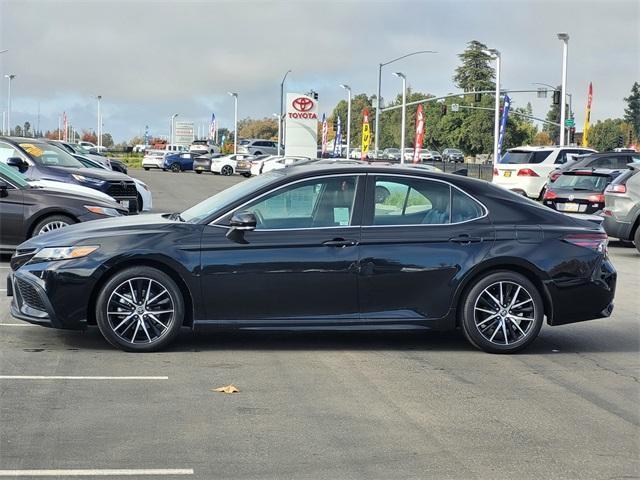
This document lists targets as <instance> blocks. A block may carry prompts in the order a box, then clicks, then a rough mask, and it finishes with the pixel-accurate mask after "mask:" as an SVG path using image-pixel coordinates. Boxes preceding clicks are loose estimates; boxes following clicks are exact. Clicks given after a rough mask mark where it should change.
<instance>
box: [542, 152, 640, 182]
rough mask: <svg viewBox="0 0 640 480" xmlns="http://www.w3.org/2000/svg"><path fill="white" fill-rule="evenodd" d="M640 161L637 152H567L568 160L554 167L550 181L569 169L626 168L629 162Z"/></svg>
mask: <svg viewBox="0 0 640 480" xmlns="http://www.w3.org/2000/svg"><path fill="white" fill-rule="evenodd" d="M637 162H640V154H638V153H636V152H615V151H614V152H600V153H588V154H586V155H584V154H581V155H575V154H567V162H566V163H564V164H563V165H560V166H559V167H558V168H556V169H554V170H553V171H552V172H551V173H550V174H549V182H548V183H553V182H555V180H556V179H557V178H558V177H559V176H560V175H561V174H562V173H563V172H566V171H569V170H583V169H588V168H590V169H595V168H597V169H610V170H625V169H626V168H627V165H628V164H629V163H637Z"/></svg>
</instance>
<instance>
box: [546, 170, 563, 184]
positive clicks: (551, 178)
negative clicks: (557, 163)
mask: <svg viewBox="0 0 640 480" xmlns="http://www.w3.org/2000/svg"><path fill="white" fill-rule="evenodd" d="M560 175H562V173H561V172H551V174H550V175H549V181H550V182H551V183H553V182H555V181H556V180H557V179H558V177H559V176H560Z"/></svg>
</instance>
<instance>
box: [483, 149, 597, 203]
mask: <svg viewBox="0 0 640 480" xmlns="http://www.w3.org/2000/svg"><path fill="white" fill-rule="evenodd" d="M593 152H595V150H592V149H590V148H581V147H557V146H556V147H529V146H525V147H518V148H512V149H510V150H507V152H506V153H505V154H504V155H503V156H502V157H501V158H500V160H499V161H498V163H497V164H494V168H493V183H495V184H496V185H499V186H501V187H503V188H506V189H508V190H512V191H514V192H516V193H519V194H521V195H525V196H527V197H530V198H540V197H541V196H542V195H543V194H544V189H545V186H546V184H547V177H548V176H549V173H551V171H552V170H554V169H556V168H558V166H559V165H562V164H564V163H565V162H566V161H567V158H569V157H570V156H572V155H580V154H585V153H593Z"/></svg>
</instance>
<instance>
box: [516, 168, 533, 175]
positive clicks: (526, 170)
mask: <svg viewBox="0 0 640 480" xmlns="http://www.w3.org/2000/svg"><path fill="white" fill-rule="evenodd" d="M518 176H519V177H537V176H538V174H537V173H536V172H534V171H533V170H531V169H530V168H521V169H520V170H518Z"/></svg>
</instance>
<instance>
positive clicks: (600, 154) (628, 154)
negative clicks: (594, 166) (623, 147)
mask: <svg viewBox="0 0 640 480" xmlns="http://www.w3.org/2000/svg"><path fill="white" fill-rule="evenodd" d="M621 155H622V156H626V157H632V156H634V155H635V156H637V155H638V152H612V151H609V152H593V153H588V154H586V155H581V159H583V158H592V157H609V156H611V157H619V156H621Z"/></svg>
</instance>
